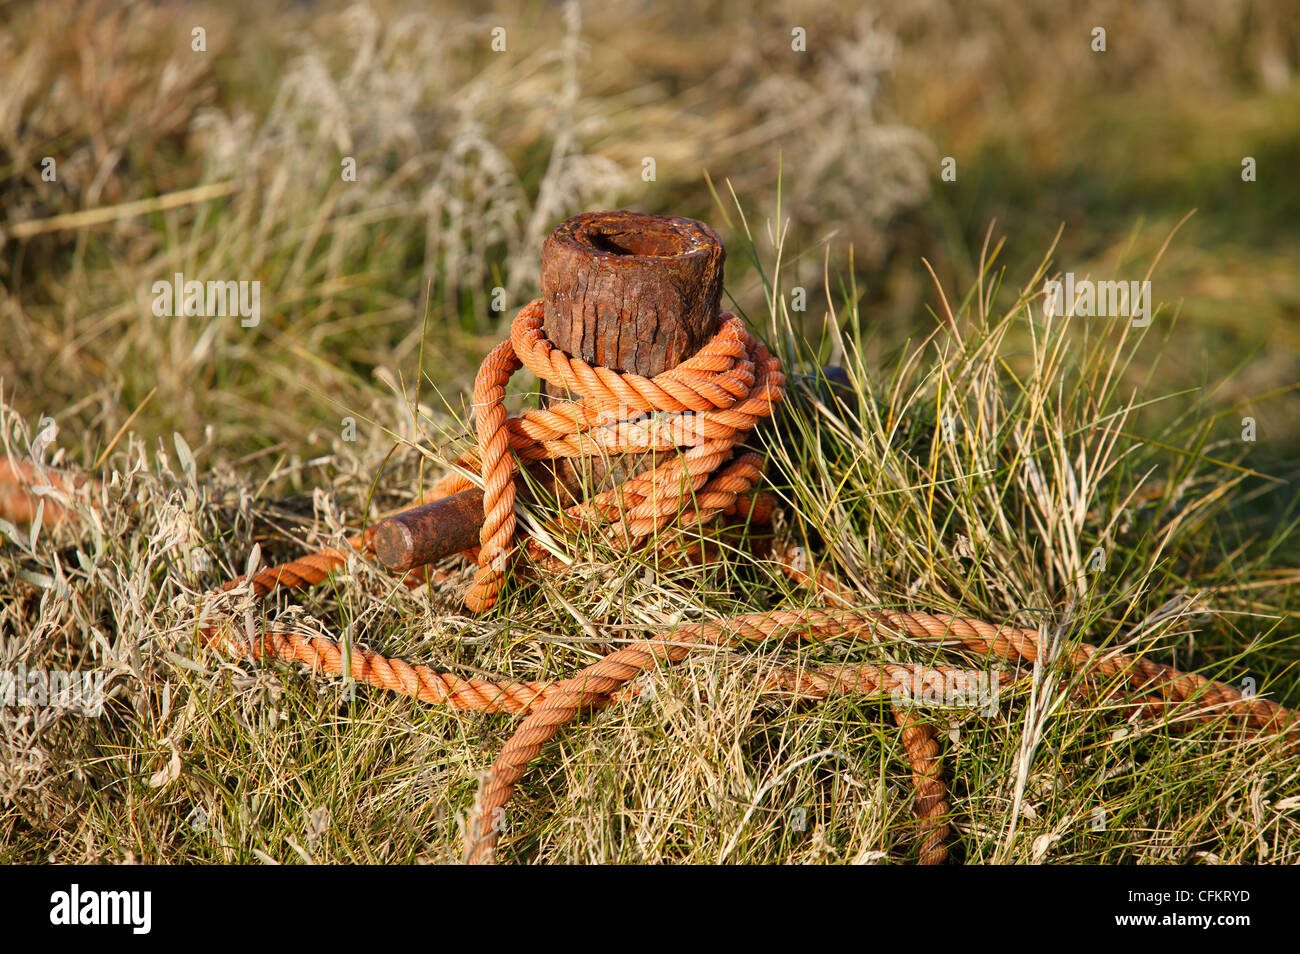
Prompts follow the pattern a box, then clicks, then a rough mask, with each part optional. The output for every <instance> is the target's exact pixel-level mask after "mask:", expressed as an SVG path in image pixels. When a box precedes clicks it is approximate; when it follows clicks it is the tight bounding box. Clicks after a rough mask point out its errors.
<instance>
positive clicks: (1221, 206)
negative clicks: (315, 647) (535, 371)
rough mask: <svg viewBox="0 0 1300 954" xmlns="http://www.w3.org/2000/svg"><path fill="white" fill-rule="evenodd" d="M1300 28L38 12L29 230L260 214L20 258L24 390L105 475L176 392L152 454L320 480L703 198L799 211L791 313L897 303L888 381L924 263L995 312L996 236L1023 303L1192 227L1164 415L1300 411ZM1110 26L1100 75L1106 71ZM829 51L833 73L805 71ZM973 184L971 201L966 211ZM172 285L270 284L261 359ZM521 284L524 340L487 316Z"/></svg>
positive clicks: (6, 173)
mask: <svg viewBox="0 0 1300 954" xmlns="http://www.w3.org/2000/svg"><path fill="white" fill-rule="evenodd" d="M1298 11H1300V7H1297V6H1296V5H1295V4H1290V3H1281V4H1279V3H1272V2H1259V3H1250V2H1229V3H1217V2H1192V3H1184V4H1179V5H1177V7H1176V9H1170V8H1168V7H1167V6H1166V5H1165V4H1162V3H1134V4H1120V3H1094V4H1084V5H1077V4H1072V3H1066V2H1059V3H1056V2H1045V3H1038V4H1034V5H1032V12H1025V13H1020V12H1013V8H1012V7H1011V5H999V4H987V5H986V4H977V5H971V6H968V5H967V4H964V3H949V2H923V3H917V4H908V5H906V10H905V11H900V10H896V9H889V8H887V7H883V6H882V7H881V8H879V9H873V8H871V7H861V8H860V7H858V6H857V5H848V4H845V5H840V6H837V7H832V8H824V7H823V6H822V5H818V4H799V3H795V4H763V3H760V4H756V5H750V4H747V3H746V4H742V3H726V2H718V3H708V2H706V3H680V4H671V3H670V4H657V5H649V4H636V3H631V4H629V3H612V4H608V5H600V6H588V8H586V9H582V10H579V9H578V8H577V7H573V6H561V5H556V4H537V3H523V4H499V5H496V6H494V8H493V9H492V10H491V11H483V10H480V9H479V8H477V7H475V6H456V5H450V4H432V5H430V4H405V5H404V4H398V3H373V4H361V5H347V4H338V5H336V4H327V3H322V4H270V3H248V4H242V5H241V4H238V3H236V4H221V5H204V4H201V3H195V4H188V3H187V4H160V5H118V4H115V3H94V2H90V3H74V2H67V0H56V2H52V3H42V4H17V3H9V4H6V5H5V6H4V13H5V15H4V21H3V22H4V26H3V31H2V32H0V64H3V66H2V67H0V75H3V77H4V79H5V82H4V83H3V84H0V201H2V202H3V216H2V227H3V228H4V229H5V230H6V231H12V230H13V228H14V226H15V225H17V224H18V223H23V222H30V221H32V220H41V219H48V218H49V217H51V216H55V215H59V214H63V213H68V212H76V211H79V210H84V209H94V208H101V207H110V206H115V205H118V204H121V203H126V202H130V201H133V200H139V199H146V198H150V197H157V196H165V195H168V194H169V193H173V192H175V191H177V190H182V189H185V188H189V187H194V186H198V185H201V184H205V183H230V186H231V188H232V190H233V191H232V193H231V195H229V196H228V197H226V198H219V199H215V200H211V201H207V202H203V203H199V204H197V205H186V206H183V207H180V208H175V209H169V210H166V211H160V212H155V213H153V214H150V215H144V216H130V217H122V218H118V219H115V220H114V221H111V222H109V223H107V224H104V225H101V226H96V227H89V228H84V229H74V230H59V231H50V232H44V233H42V234H38V235H34V236H31V237H28V238H24V239H15V238H12V237H11V238H8V239H7V240H6V241H4V243H3V246H2V247H0V281H2V283H3V291H2V292H0V340H4V341H5V342H6V347H5V348H4V349H3V353H2V354H0V376H2V377H3V380H4V385H5V388H6V392H7V393H8V395H9V396H10V399H11V400H12V401H14V402H15V404H16V406H17V407H18V408H20V409H21V410H23V411H24V412H25V413H26V414H28V415H30V416H31V417H32V418H33V419H35V418H37V417H39V416H41V415H50V416H52V417H55V418H56V419H57V420H58V422H59V424H60V425H61V427H62V428H63V432H64V436H65V439H66V438H67V437H68V436H69V435H84V438H83V439H84V441H85V442H86V450H85V452H84V453H85V455H86V456H87V457H88V458H90V459H93V457H94V456H95V453H96V452H97V450H98V449H101V448H102V447H103V446H104V445H105V444H106V442H107V440H108V439H109V438H110V437H111V435H112V434H113V433H115V432H116V430H117V428H118V427H119V426H120V425H121V424H122V423H123V421H125V419H126V417H127V416H128V415H129V414H130V413H131V412H132V411H134V410H135V409H136V408H137V407H138V406H139V405H140V404H141V402H142V401H143V400H144V398H145V396H146V395H147V394H149V392H150V391H151V390H152V389H153V388H155V387H156V388H157V389H158V391H157V394H156V395H155V397H154V398H153V400H152V401H150V403H149V404H148V406H146V407H144V408H143V410H141V412H140V414H139V416H138V417H137V418H136V420H135V421H134V423H133V427H134V428H135V429H136V430H137V431H138V432H139V433H141V434H143V435H146V436H167V435H170V434H171V433H172V432H173V431H176V430H180V431H182V432H183V433H186V434H187V435H189V437H190V438H191V441H192V443H197V442H198V441H199V440H201V433H202V429H203V428H204V427H206V426H209V425H210V426H211V427H212V428H213V431H212V436H211V439H210V441H209V444H210V447H209V449H210V450H211V451H212V452H213V453H215V454H216V455H218V456H219V457H228V458H239V457H242V456H244V455H247V454H250V453H253V452H256V451H259V450H266V449H268V448H272V447H277V448H283V449H292V450H293V451H294V452H304V453H311V451H310V450H309V446H310V444H311V443H313V441H312V440H311V439H309V440H308V441H307V442H306V443H304V437H305V436H308V437H309V438H314V439H315V441H317V442H321V441H323V442H325V443H328V442H329V439H328V437H327V435H328V434H330V433H337V432H338V430H339V423H338V422H339V419H340V417H341V415H340V411H339V407H340V405H341V406H345V407H348V408H353V409H357V410H360V411H363V412H365V413H367V414H368V415H370V416H373V417H374V418H375V419H376V420H380V419H387V418H392V417H393V414H392V410H393V407H394V405H393V388H392V386H391V385H389V384H386V383H385V382H391V381H395V380H397V379H399V378H400V379H401V380H402V381H404V382H406V384H407V388H408V391H412V387H411V386H412V385H413V383H414V381H415V379H416V374H415V365H414V363H415V362H416V361H417V360H418V357H417V354H418V350H419V349H418V347H417V343H418V341H419V340H420V336H421V330H422V329H421V316H422V315H425V314H426V311H427V315H428V328H427V332H428V333H429V334H430V335H431V336H432V337H431V338H430V341H431V343H432V347H427V348H426V349H425V352H424V361H425V371H427V372H429V373H430V374H431V375H432V376H433V378H434V379H435V380H436V381H437V382H439V384H440V385H441V386H442V387H443V388H444V390H445V392H446V393H447V394H448V395H456V394H458V393H460V392H461V390H462V389H463V386H464V384H465V383H466V382H467V381H468V379H469V374H470V371H471V369H472V368H473V366H474V365H475V364H476V362H477V360H478V357H479V356H480V355H481V354H482V352H483V351H484V350H485V349H486V347H487V344H488V342H489V341H490V340H491V339H492V338H493V337H494V336H495V335H496V334H497V333H498V332H499V330H500V328H501V327H502V325H503V323H504V322H505V321H506V320H507V319H508V316H509V315H510V314H513V311H514V309H516V308H517V307H518V306H519V305H520V304H522V303H523V302H524V301H526V300H527V299H528V298H529V297H531V296H532V295H534V294H535V293H536V290H537V289H536V285H537V264H538V261H537V260H538V254H539V251H540V242H541V239H542V237H543V236H544V235H545V234H546V232H547V231H549V229H550V228H552V227H553V226H554V225H555V224H556V223H557V222H558V221H560V220H561V219H562V218H564V217H565V216H567V215H569V214H572V213H575V212H577V211H580V210H583V209H587V208H593V207H599V206H624V207H630V208H636V209H640V210H644V211H653V212H669V213H674V214H684V215H692V216H697V217H701V218H704V219H706V220H709V221H713V222H715V223H716V222H718V206H717V205H716V204H715V202H714V198H713V196H712V195H711V194H710V190H709V187H708V183H707V182H706V179H705V176H706V174H707V176H709V177H711V179H712V180H713V182H714V183H715V184H718V185H719V187H720V188H725V187H724V186H722V184H723V183H724V182H726V183H729V184H730V186H731V187H732V188H734V189H735V191H736V193H737V195H738V196H739V197H740V199H741V201H742V202H743V203H744V204H745V206H746V208H747V211H748V213H749V217H750V219H751V221H753V222H755V223H765V222H767V221H768V218H769V217H770V216H771V215H772V214H773V213H774V211H775V209H776V202H777V198H778V186H779V196H780V200H781V202H782V209H783V214H784V215H785V216H787V217H788V226H789V234H788V236H787V238H786V247H787V249H789V250H791V251H792V252H793V253H794V257H793V260H792V263H791V264H792V271H791V272H790V273H789V277H788V279H787V284H788V285H790V284H795V283H798V284H802V285H805V286H806V287H807V288H808V290H809V295H810V300H809V306H808V312H807V313H806V317H807V320H808V323H809V326H810V328H812V329H814V330H816V329H817V327H818V324H819V323H820V322H822V321H823V320H824V316H825V313H826V305H827V304H828V302H827V300H826V298H825V295H824V293H823V288H822V285H823V280H822V274H823V265H824V258H825V257H826V256H829V258H830V262H831V271H832V275H834V276H837V277H839V278H840V279H842V280H844V281H847V280H848V279H849V278H852V279H854V280H855V281H856V287H857V289H859V290H860V291H861V292H862V294H863V295H864V300H863V302H862V306H861V307H862V315H863V319H864V321H863V324H864V326H865V327H866V328H867V329H868V331H869V333H870V335H871V336H872V337H873V339H874V341H873V342H872V343H871V346H872V347H876V348H877V349H878V353H883V352H887V351H888V350H889V349H891V348H894V347H897V346H898V344H899V343H901V342H902V341H903V340H905V338H906V337H907V336H908V335H909V334H916V333H923V332H925V331H928V330H929V329H930V328H932V327H933V324H934V320H935V319H934V309H935V308H936V305H937V296H936V294H935V288H934V284H933V282H932V281H931V280H930V278H929V276H928V275H927V274H926V272H925V270H924V269H923V267H922V266H921V264H920V258H921V257H922V256H924V257H925V258H926V259H928V260H929V261H930V262H931V263H932V264H933V267H934V269H935V271H936V273H937V275H938V278H939V281H940V283H941V284H942V285H943V286H944V287H945V288H948V289H954V290H955V289H965V288H967V287H969V286H970V285H971V283H972V282H973V280H974V269H975V261H976V260H977V258H978V254H979V250H980V248H981V247H982V245H983V244H984V241H985V236H986V234H988V232H989V230H990V227H992V228H993V229H994V232H993V235H994V238H995V240H997V239H1005V241H1006V246H1005V249H1004V251H1003V254H1002V256H1001V259H1000V262H1001V264H1002V265H1004V266H1005V267H1006V268H1007V269H1008V279H1009V284H1010V285H1016V284H1017V282H1018V281H1023V280H1024V278H1025V277H1027V276H1028V275H1029V274H1030V273H1031V272H1032V270H1033V268H1034V266H1035V265H1036V264H1037V262H1038V261H1039V259H1041V257H1042V256H1043V254H1044V253H1045V251H1046V250H1047V248H1048V247H1049V246H1050V245H1051V242H1052V239H1053V237H1054V235H1055V234H1056V232H1057V229H1058V227H1059V226H1061V225H1062V224H1063V225H1064V233H1063V235H1062V238H1061V241H1060V243H1059V245H1058V246H1057V251H1056V254H1055V256H1054V260H1053V263H1054V265H1055V266H1056V269H1057V270H1061V271H1065V270H1070V271H1074V272H1075V273H1076V274H1077V275H1084V274H1093V275H1095V276H1098V277H1109V276H1114V277H1122V278H1137V277H1141V274H1144V273H1145V271H1146V268H1147V267H1148V266H1149V264H1150V263H1151V261H1152V259H1153V258H1154V255H1155V253H1156V251H1157V250H1158V249H1159V247H1160V246H1161V244H1162V243H1163V242H1164V241H1165V239H1166V237H1167V236H1168V234H1169V233H1170V231H1171V230H1172V229H1173V227H1174V225H1175V223H1177V222H1178V221H1179V220H1180V219H1181V218H1182V217H1183V216H1184V215H1185V214H1186V213H1188V212H1189V211H1191V210H1192V209H1196V210H1197V211H1196V214H1195V215H1194V216H1193V217H1192V218H1191V220H1190V221H1189V222H1188V223H1187V224H1186V225H1185V226H1184V228H1183V229H1182V230H1181V231H1180V232H1179V233H1178V235H1177V236H1176V237H1175V239H1174V241H1173V242H1172V244H1171V245H1170V247H1169V249H1168V250H1167V252H1166V254H1165V256H1164V258H1163V261H1162V263H1161V266H1160V268H1159V270H1158V273H1157V274H1156V275H1155V276H1154V282H1155V283H1154V286H1153V293H1154V298H1155V300H1156V301H1157V302H1164V303H1165V305H1166V310H1165V312H1164V313H1163V317H1162V319H1161V321H1160V322H1159V324H1162V325H1164V324H1166V323H1167V322H1168V321H1169V320H1171V316H1172V314H1173V311H1174V310H1175V308H1176V309H1177V312H1178V322H1177V327H1176V330H1175V331H1173V332H1172V333H1171V334H1170V335H1169V336H1168V337H1166V336H1165V335H1163V334H1157V335H1153V336H1152V344H1151V349H1152V353H1151V354H1149V355H1148V358H1149V359H1150V361H1151V362H1152V363H1155V362H1157V361H1158V365H1159V367H1158V373H1157V375H1156V378H1155V380H1154V385H1153V386H1154V387H1155V388H1160V389H1164V390H1165V391H1167V392H1173V391H1177V390H1180V389H1182V388H1186V387H1201V386H1204V385H1206V384H1207V383H1209V382H1211V381H1217V380H1220V379H1222V378H1225V377H1228V376H1231V379H1230V380H1229V381H1228V382H1227V383H1226V384H1225V385H1224V386H1223V388H1222V390H1221V392H1220V393H1221V395H1222V397H1223V399H1224V400H1225V401H1227V402H1229V403H1232V402H1236V401H1243V400H1247V399H1250V398H1253V397H1256V396H1258V395H1260V394H1263V393H1266V392H1269V391H1271V390H1273V389H1275V388H1278V387H1285V386H1287V385H1290V384H1293V383H1295V382H1296V381H1297V380H1300V375H1298V373H1297V372H1298V371H1300V368H1298V367H1297V360H1298V359H1297V353H1298V352H1300V349H1298V348H1297V329H1300V322H1297V310H1298V309H1300V281H1298V280H1297V270H1296V268H1295V262H1296V261H1297V256H1298V253H1300V244H1298V243H1300V227H1298V226H1297V223H1298V222H1300V181H1297V177H1296V175H1295V170H1296V169H1297V168H1300V82H1298V81H1297V78H1296V63H1297V54H1296V50H1297V43H1298V42H1300V41H1298V39H1297V33H1298V32H1300V26H1298V25H1297V24H1300V17H1297V16H1296V15H1295V14H1296V13H1297V12H1298ZM1095 25H1103V26H1105V27H1106V29H1107V31H1108V33H1107V41H1108V49H1107V51H1106V52H1105V53H1095V52H1093V51H1092V50H1091V49H1090V42H1091V35H1090V31H1091V30H1092V28H1093V27H1094V26H1095ZM495 26H501V27H504V28H505V30H506V40H507V49H506V51H504V52H493V51H492V50H491V49H490V43H491V30H492V28H493V27H495ZM796 26H799V27H802V28H803V29H804V30H805V31H806V43H807V50H806V52H795V51H793V50H792V49H791V30H792V29H793V28H794V27H796ZM195 27H202V28H203V29H204V30H205V31H206V36H205V39H206V50H207V51H206V52H195V51H194V50H192V49H191V41H192V36H191V31H192V30H193V29H194V28H195ZM46 156H50V157H53V158H54V159H55V160H56V162H57V173H58V175H57V181H55V182H46V181H43V180H42V178H41V169H42V166H41V162H42V159H43V157H46ZM344 156H352V157H354V158H355V159H356V161H357V169H358V177H357V181H356V182H344V181H342V179H341V176H340V162H341V160H342V157H344ZM946 156H951V157H953V158H954V159H955V160H956V163H957V166H956V168H957V180H956V182H943V181H940V179H939V168H940V160H941V159H942V158H943V157H946ZM1244 156H1253V157H1254V158H1255V159H1256V160H1257V163H1258V181H1257V182H1255V183H1243V182H1242V181H1241V177H1240V168H1241V160H1242V157H1244ZM645 157H653V159H654V160H655V176H656V177H655V181H653V182H646V181H643V178H642V175H641V173H642V168H643V166H642V161H643V159H644V158H645ZM994 223H996V225H994ZM759 227H760V228H762V227H763V226H762V225H760V226H759ZM734 238H735V236H733V235H725V234H724V240H734ZM850 248H852V257H850V253H849V250H850ZM175 271H183V272H185V274H186V276H187V277H190V278H198V279H199V280H207V279H212V278H218V279H236V280H253V279H256V280H260V281H261V282H262V295H263V312H264V315H265V317H264V320H263V322H262V324H261V326H260V327H259V328H256V329H251V330H249V329H243V328H241V327H239V325H238V323H237V322H230V321H222V320H220V319H215V320H206V321H205V320H203V319H183V320H177V319H166V318H163V319H157V318H154V317H153V316H152V315H151V314H150V312H149V308H148V304H149V294H148V288H149V286H150V285H151V284H152V282H153V281H155V280H157V279H159V278H167V277H169V276H171V275H172V274H173V273H174V272H175ZM727 279H728V287H729V290H730V292H731V294H732V295H733V296H734V297H735V299H736V300H737V301H738V302H740V303H741V304H742V306H745V305H748V306H750V307H752V305H753V303H754V300H755V294H754V293H755V291H756V288H757V279H756V277H755V273H754V271H753V269H752V267H751V266H750V263H748V262H746V261H745V260H744V259H743V258H742V257H741V256H739V255H736V254H734V251H733V255H732V257H731V260H730V263H729V267H728V276H727ZM498 285H499V286H502V287H505V288H506V289H508V291H509V302H508V305H509V307H508V310H507V312H506V313H504V314H494V313H493V312H491V311H490V310H489V307H488V305H489V293H490V290H491V289H492V288H494V287H496V286H498ZM835 291H836V290H835V289H832V293H834V292H835ZM951 293H955V291H954V292H951ZM426 296H431V297H430V300H428V301H427V302H426ZM426 305H427V309H426ZM1157 351H1158V353H1156V352H1157ZM1238 365H1240V369H1239V370H1234V369H1237V367H1238ZM1298 411H1300V399H1297V397H1296V395H1294V394H1290V395H1286V396H1284V397H1281V398H1278V399H1276V400H1272V401H1269V402H1267V404H1266V405H1262V406H1260V407H1258V408H1254V409H1253V412H1254V413H1256V414H1257V416H1258V418H1259V421H1260V425H1259V427H1260V439H1259V443H1258V447H1257V449H1253V451H1254V453H1256V454H1257V455H1258V456H1259V457H1261V458H1268V459H1269V460H1270V461H1276V462H1278V463H1284V462H1285V465H1286V466H1294V463H1295V456H1296V455H1295V453H1294V447H1295V443H1296V437H1297V434H1298V433H1300V424H1297V421H1298V420H1300V414H1298V413H1297V412H1298ZM389 423H390V424H392V425H394V426H396V422H394V421H391V420H390V421H389ZM261 461H262V463H261V466H262V468H263V469H269V468H270V466H271V459H270V458H269V457H263V458H261ZM254 469H256V466H255V467H254Z"/></svg>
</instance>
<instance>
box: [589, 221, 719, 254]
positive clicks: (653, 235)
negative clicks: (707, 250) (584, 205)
mask: <svg viewBox="0 0 1300 954" xmlns="http://www.w3.org/2000/svg"><path fill="white" fill-rule="evenodd" d="M581 237H582V240H583V241H584V242H585V243H586V244H587V245H589V246H591V247H592V248H594V249H596V250H597V251H600V252H608V253H609V254H611V255H632V256H637V257H640V258H646V257H658V258H667V257H671V256H674V255H684V254H685V253H687V252H689V251H691V250H692V249H693V248H695V244H694V243H693V242H692V241H691V240H690V239H689V238H687V237H686V236H685V235H681V234H679V233H677V232H672V231H667V230H663V231H657V230H651V229H645V230H639V231H630V230H629V231H621V230H614V229H599V228H595V229H586V230H584V231H583V232H582V235H581Z"/></svg>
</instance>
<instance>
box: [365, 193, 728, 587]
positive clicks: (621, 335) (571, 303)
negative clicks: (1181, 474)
mask: <svg viewBox="0 0 1300 954" xmlns="http://www.w3.org/2000/svg"><path fill="white" fill-rule="evenodd" d="M725 257H726V253H725V251H724V250H723V247H722V242H721V241H720V240H719V239H718V236H717V234H716V233H715V232H714V231H713V230H712V229H711V228H709V227H708V226H707V225H705V224H704V223H703V222H698V221H696V220H695V219H686V218H678V217H676V216H663V215H645V214H642V213H639V212H587V213H584V214H583V215H578V216H574V217H573V218H571V219H568V220H566V221H565V222H563V223H561V224H560V226H559V227H558V228H556V230H555V231H554V232H552V233H551V234H550V236H549V237H548V238H547V239H546V242H545V244H543V246H542V297H543V299H544V301H545V306H546V307H545V317H544V320H543V325H542V327H543V331H544V332H545V334H546V337H547V338H548V339H549V340H550V341H551V342H552V343H554V345H555V346H556V347H557V348H560V349H562V350H564V351H566V352H567V353H569V354H571V355H575V356H579V357H581V358H582V359H583V360H585V361H587V362H588V363H589V364H591V365H593V366H603V367H607V368H612V369H613V370H615V371H624V372H632V373H635V374H641V375H644V376H646V377H653V376H654V375H656V374H661V373H662V372H664V371H667V370H669V369H670V368H674V367H676V366H677V365H679V364H680V363H681V362H683V361H685V360H686V359H687V358H689V357H691V355H693V354H694V353H695V352H696V351H698V350H699V348H700V347H701V346H702V345H703V344H704V343H705V342H707V341H708V340H709V338H710V337H711V336H712V335H713V333H714V331H715V330H716V323H717V317H718V304H719V301H720V299H721V296H722V266H723V262H724V260H725ZM560 391H561V389H558V388H555V387H554V386H552V385H550V384H547V385H545V388H544V393H545V394H546V396H547V397H546V400H564V399H567V398H568V395H566V394H563V393H560ZM531 473H532V474H533V475H534V476H535V477H536V478H537V479H538V482H539V483H540V484H542V485H543V486H546V487H549V488H551V490H552V491H553V492H555V493H556V495H557V496H558V497H559V498H560V500H561V501H562V502H565V503H572V502H577V501H580V500H583V499H585V498H586V497H587V496H588V494H589V493H591V492H595V491H596V490H597V489H600V488H601V487H602V486H603V485H606V484H608V483H610V482H612V481H614V480H616V479H622V477H624V476H626V469H625V468H624V467H623V466H622V464H621V463H620V461H619V460H618V459H613V460H607V459H601V458H596V457H590V458H583V459H581V461H572V460H559V461H554V462H543V463H540V464H536V465H534V466H533V468H531ZM482 525H483V492H482V491H481V490H479V489H477V488H474V489H471V490H465V491H462V492H461V493H458V494H454V495H452V496H450V497H446V498H443V499H442V500H436V501H433V502H431V503H428V504H425V505H423V506H420V507H416V508H413V509H411V510H408V511H405V512H404V513H400V514H397V515H396V516H393V517H389V518H388V519H386V520H384V521H382V522H381V523H380V524H379V525H378V526H377V527H376V528H375V536H374V543H375V552H376V554H377V555H378V557H379V559H380V561H381V562H383V564H384V565H385V566H387V567H388V568H389V569H392V570H397V571H404V570H410V569H414V568H415V567H418V566H423V565H424V564H427V563H432V562H433V561H435V560H439V559H442V558H443V557H445V556H449V555H450V554H452V553H457V552H459V551H461V550H466V549H469V548H470V547H473V546H476V545H477V544H478V542H479V529H480V527H481V526H482Z"/></svg>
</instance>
